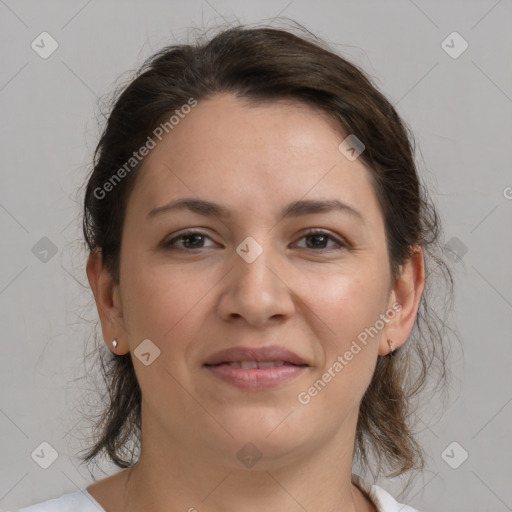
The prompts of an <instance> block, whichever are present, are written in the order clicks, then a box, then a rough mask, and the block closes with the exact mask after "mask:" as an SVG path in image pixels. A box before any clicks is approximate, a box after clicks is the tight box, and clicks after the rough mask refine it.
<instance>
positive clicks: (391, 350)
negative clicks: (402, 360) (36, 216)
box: [388, 339, 397, 359]
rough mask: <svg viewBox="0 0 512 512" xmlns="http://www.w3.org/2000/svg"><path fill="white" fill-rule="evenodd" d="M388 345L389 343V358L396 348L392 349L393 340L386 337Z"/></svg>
mask: <svg viewBox="0 0 512 512" xmlns="http://www.w3.org/2000/svg"><path fill="white" fill-rule="evenodd" d="M388 345H389V353H388V359H391V358H392V357H393V356H394V355H395V354H396V351H397V349H396V348H395V350H393V342H392V341H391V340H390V339H388Z"/></svg>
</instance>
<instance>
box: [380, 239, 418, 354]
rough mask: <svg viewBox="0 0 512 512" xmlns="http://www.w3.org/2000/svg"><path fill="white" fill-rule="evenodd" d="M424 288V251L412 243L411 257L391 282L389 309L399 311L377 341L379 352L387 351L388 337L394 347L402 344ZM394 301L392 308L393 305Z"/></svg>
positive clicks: (412, 324)
mask: <svg viewBox="0 0 512 512" xmlns="http://www.w3.org/2000/svg"><path fill="white" fill-rule="evenodd" d="M424 288H425V262H424V257H423V250H422V248H421V247H420V246H419V245H418V246H415V248H414V252H413V253H412V255H411V257H410V258H409V259H408V260H407V261H406V263H404V265H402V267H401V272H400V276H399V277H398V279H397V280H396V282H395V284H394V285H393V288H392V291H391V294H390V302H389V304H388V309H393V310H395V311H396V310H397V309H398V307H397V303H398V304H399V305H400V310H399V311H398V312H397V313H396V315H395V316H394V317H393V318H392V319H391V320H390V321H389V322H388V323H387V325H386V329H385V331H384V332H383V335H382V337H381V339H380V343H379V355H380V356H385V355H387V354H389V352H390V347H389V345H388V339H389V340H391V341H392V343H393V350H394V349H396V348H398V347H400V346H402V345H403V344H404V343H405V342H406V341H407V338H408V337H409V334H410V333H411V331H412V328H413V327H414V322H415V320H416V315H417V313H418V308H419V305H420V300H421V297H422V295H423V290H424ZM393 304H395V307H394V308H393V307H392V306H393Z"/></svg>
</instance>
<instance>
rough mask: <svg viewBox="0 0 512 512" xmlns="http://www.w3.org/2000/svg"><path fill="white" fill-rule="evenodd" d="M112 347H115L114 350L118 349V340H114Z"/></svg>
mask: <svg viewBox="0 0 512 512" xmlns="http://www.w3.org/2000/svg"><path fill="white" fill-rule="evenodd" d="M112 346H113V347H114V348H117V340H112Z"/></svg>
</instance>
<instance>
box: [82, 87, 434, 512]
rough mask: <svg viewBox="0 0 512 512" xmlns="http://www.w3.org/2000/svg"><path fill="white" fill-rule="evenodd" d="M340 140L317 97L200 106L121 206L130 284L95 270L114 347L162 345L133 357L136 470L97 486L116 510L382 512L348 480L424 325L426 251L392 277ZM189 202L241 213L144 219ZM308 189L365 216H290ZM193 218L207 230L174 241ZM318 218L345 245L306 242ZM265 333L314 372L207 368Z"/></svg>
mask: <svg viewBox="0 0 512 512" xmlns="http://www.w3.org/2000/svg"><path fill="white" fill-rule="evenodd" d="M344 138H345V135H344V134H342V133H340V130H339V128H338V127H337V126H336V125H334V123H333V122H332V121H331V120H330V119H329V118H328V117H327V116H326V115H325V114H323V113H321V112H319V111H317V110H314V109H312V108H311V107H309V106H307V105H304V104H301V103H298V102H284V101H280V102H272V103H265V104H259V105H256V106H254V105H252V106H250V105H248V104H247V102H245V101H244V100H242V99H239V98H236V97H234V96H233V95H229V94H221V95H216V96H214V97H212V98H210V99H208V100H205V101H202V102H200V103H199V104H198V105H197V106H196V107H195V108H194V109H192V111H191V112H190V113H189V114H188V115H187V116H186V117H185V118H184V119H183V120H181V121H180V123H179V125H177V126H176V127H175V128H174V129H173V130H172V131H171V132H170V133H169V134H168V135H167V136H166V137H164V139H163V140H162V142H161V143H159V144H158V145H157V147H156V148H155V149H153V150H152V151H151V152H150V154H149V155H148V157H147V158H146V160H145V162H144V166H143V169H142V172H141V174H140V176H139V177H138V180H137V183H136V186H135V188H134V190H133V192H132V194H131V196H130V198H129V201H128V205H127V211H126V217H125V223H124V227H123V238H122V247H121V259H120V261H121V264H120V281H119V285H116V284H115V283H114V281H113V280H112V277H111V276H110V274H109V272H108V271H107V270H106V269H105V267H104V266H103V265H102V261H101V253H100V252H96V251H95V252H93V253H91V255H90V257H89V260H88V263H87V275H88V278H89V282H90V285H91V288H92V290H93V292H94V296H95V299H96V303H97V307H98V312H99V315H100V320H101V325H102V330H103V336H104V339H105V342H106V344H107V346H108V347H109V348H110V349H111V350H113V351H114V352H115V353H116V354H126V353H127V352H128V351H132V352H133V351H134V350H135V349H136V348H137V346H138V345H139V344H140V343H141V341H142V340H145V339H150V340H151V341H152V342H153V343H154V344H155V345H156V346H157V347H158V348H159V350H160V356H159V357H158V358H157V359H155V360H154V362H152V363H151V364H150V365H148V366H145V365H144V364H142V363H141V361H140V360H139V359H138V358H137V357H133V360H134V367H135V371H136V374H137V379H138V381H139V384H140V387H141V390H142V395H143V403H142V450H141V456H140V459H139V461H138V463H137V464H136V465H135V466H133V468H130V469H127V470H124V471H121V472H119V473H117V474H116V475H113V476H111V477H109V478H106V479H104V480H101V481H98V482H96V483H94V484H92V485H90V486H89V487H88V490H89V492H90V493H91V494H92V496H93V497H94V498H95V499H96V500H97V501H98V502H99V503H100V504H101V505H102V506H103V507H104V508H105V509H106V510H107V511H109V512H113V511H118V510H119V511H121V510H123V511H131V510H154V511H157V512H158V511H166V512H168V511H174V510H175V511H178V510H179V511H185V510H194V508H195V509H197V510H198V511H211V512H220V511H228V510H233V511H234V510H236V511H239V512H253V511H254V512H256V511H258V512H259V511H261V510H279V511H281V512H288V511H299V510H300V511H303V510H304V509H306V510H311V511H312V510H332V511H334V510H340V511H341V510H343V511H346V512H348V511H355V510H357V511H369V510H375V508H374V507H373V505H372V504H371V503H370V501H369V500H368V498H367V497H366V496H365V495H364V494H363V493H362V492H361V491H360V490H359V489H358V488H357V487H356V486H355V485H353V484H352V483H351V472H352V457H353V448H354V439H355V432H356V422H357V416H358V409H359V404H360V400H361V398H362V396H363V394H364V392H365V390H366V388H367V387H368V385H369V382H370V380H371V377H372V374H373V370H374V368H375V364H376V361H377V358H378V357H379V356H384V355H386V354H387V353H388V352H389V350H390V348H389V345H388V342H387V340H388V339H391V340H392V341H393V348H398V347H400V345H402V344H403V343H405V341H406V340H407V338H408V336H409V334H410V332H411V330H412V328H413V325H414V321H415V318H416V314H417V310H418V306H419V302H420V298H421V294H422V293H423V289H424V279H425V275H424V262H423V254H422V251H421V249H420V248H419V247H417V248H416V251H415V253H414V254H413V256H412V257H411V259H410V260H409V261H408V262H407V263H406V264H405V265H404V267H402V273H401V276H400V278H399V279H398V280H397V281H396V282H394V281H392V278H391V275H390V270H389V259H388V253H387V248H386V243H385V231H384V220H383V217H382V213H381V211H380V207H379V204H378V201H377V197H376V195H375V192H374V190H373V187H372V185H371V182H370V180H369V171H368V170H367V169H366V168H365V166H364V165H363V163H362V162H361V160H360V159H356V160H354V161H350V160H348V159H347V158H346V157H345V156H344V155H343V154H342V153H341V152H340V151H339V149H338V145H339V143H340V142H341V141H342V140H343V139H344ZM183 197H195V198H201V199H206V200H210V201H214V202H216V203H219V204H222V205H223V206H225V207H226V208H228V209H229V210H231V212H232V218H230V219H219V218H216V217H212V218H209V217H205V216H202V215H199V214H197V213H193V212H190V211H174V212H167V213H162V214H160V215H155V216H154V218H150V219H148V217H147V216H148V212H149V211H151V210H152V209H153V208H155V207H159V206H162V205H164V204H166V203H168V202H169V201H171V200H173V199H178V198H183ZM299 199H338V200H341V201H343V202H345V203H347V204H349V205H351V206H352V207H353V208H355V209H357V210H358V211H359V212H360V213H361V214H362V216H363V217H364V222H363V221H360V220H358V218H357V217H355V216H351V215H349V214H347V213H344V212H341V211H331V212H325V213H320V214H318V213H316V214H309V215H306V216H302V217H297V218H289V219H280V218H279V216H278V212H279V211H280V210H281V208H282V207H283V206H284V205H286V204H288V203H290V202H292V201H296V200H299ZM105 200H108V199H105ZM185 228H197V229H198V230H199V231H201V232H202V233H204V234H205V235H206V237H207V238H202V239H199V241H197V239H196V241H194V239H193V238H192V240H191V239H190V238H188V239H181V241H179V242H177V246H178V247H181V251H180V250H179V249H177V248H176V246H175V248H174V249H171V248H169V247H167V248H165V247H164V245H163V243H164V242H166V241H169V240H171V239H173V238H175V237H176V236H177V235H178V234H181V233H178V231H181V230H183V229H185ZM307 228H318V229H322V230H325V231H326V232H327V234H328V235H331V236H332V237H333V239H334V240H336V239H338V240H340V241H342V242H344V243H345V244H346V247H338V246H337V244H336V243H335V241H331V240H330V239H327V240H326V241H325V240H324V241H322V240H320V241H318V239H316V240H315V237H311V236H310V237H306V238H304V230H305V229H307ZM247 236H251V237H253V238H254V239H255V240H256V241H257V242H258V243H259V244H260V246H261V247H262V248H263V253H262V254H261V255H260V256H259V257H258V258H257V259H256V260H255V261H254V262H252V263H247V262H246V261H245V260H244V259H242V258H241V257H240V256H239V255H238V254H237V252H236V251H235V249H236V248H237V246H238V245H239V244H240V243H241V242H242V241H243V240H244V239H245V238H246V237H247ZM187 242H188V243H189V245H188V246H187V245H186V244H187ZM308 243H309V246H308ZM315 243H316V246H315V245H314V244H315ZM322 244H323V245H322ZM187 247H192V248H188V249H187ZM194 247H198V248H194ZM315 247H320V248H315ZM322 249H323V250H322ZM187 250H188V252H186V251H187ZM396 302H398V303H399V304H400V305H401V310H400V312H398V313H396V315H395V316H394V317H393V318H392V319H391V320H390V321H389V322H387V323H386V324H385V327H384V329H382V330H381V331H380V332H379V333H378V335H376V336H374V337H373V338H370V339H369V342H368V344H367V345H366V346H365V347H364V348H363V349H362V350H361V351H360V352H359V353H358V354H357V355H355V356H354V358H353V359H352V360H351V361H350V362H349V364H347V366H346V367H344V369H343V371H341V372H340V373H339V374H337V376H336V377H335V378H333V379H332V380H331V382H329V383H328V384H327V385H326V386H325V388H323V389H322V390H321V392H319V393H318V394H317V395H316V396H315V397H314V398H312V399H311V401H310V402H309V403H308V404H307V405H302V404H301V403H299V402H298V400H297V396H298V394H299V393H300V392H302V391H307V390H308V388H310V387H311V385H312V384H313V383H314V382H315V381H316V380H317V379H319V378H321V376H322V374H323V373H324V372H325V371H326V370H327V369H328V368H329V367H331V366H332V364H333V362H334V361H336V359H337V357H338V356H340V355H343V354H344V353H345V352H346V351H347V350H348V349H349V348H350V346H351V343H352V341H353V340H355V339H356V338H357V335H358V334H359V333H360V332H362V331H364V329H365V328H368V327H370V326H373V325H374V324H375V322H376V320H378V319H379V315H380V314H382V313H385V312H386V311H387V310H389V309H390V308H391V307H392V305H393V304H394V303H396ZM114 338H115V339H117V341H118V343H119V344H118V346H117V348H116V349H113V348H112V346H111V341H112V340H113V339H114ZM271 344H279V345H282V346H284V347H286V348H288V349H290V350H293V351H294V352H295V353H297V354H298V355H300V356H301V357H302V358H304V359H305V360H306V361H307V362H308V364H309V365H310V366H309V368H307V370H306V371H305V372H303V373H302V374H301V375H300V376H299V377H297V378H296V379H294V380H292V381H290V382H288V383H285V384H283V385H280V386H279V387H277V388H274V389H271V390H266V391H244V390H241V389H238V388H236V387H234V386H231V385H230V384H227V383H225V382H223V381H221V380H219V379H217V378H216V377H214V376H212V375H211V373H210V372H209V371H207V370H206V369H205V368H204V367H203V363H204V361H205V359H206V358H207V357H208V356H210V355H211V354H213V353H214V352H216V351H218V350H220V349H224V348H229V347H234V346H239V345H252V346H263V345H271ZM132 355H133V354H132ZM248 442H250V443H252V444H254V445H255V446H256V447H257V448H258V450H259V451H260V452H261V454H262V458H261V459H260V460H259V461H258V462H257V463H256V464H255V465H254V466H253V467H252V468H248V467H246V466H244V465H243V464H242V463H241V461H240V460H239V459H238V458H237V456H236V454H237V452H238V451H239V450H240V449H241V448H242V447H243V446H244V445H245V444H246V443H248Z"/></svg>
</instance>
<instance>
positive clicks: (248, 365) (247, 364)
mask: <svg viewBox="0 0 512 512" xmlns="http://www.w3.org/2000/svg"><path fill="white" fill-rule="evenodd" d="M228 364H229V366H231V367H232V368H245V369H246V370H250V369H253V370H254V369H256V368H276V367H278V366H283V365H284V362H283V361H265V362H260V363H258V362H257V361H233V362H231V363H228Z"/></svg>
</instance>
